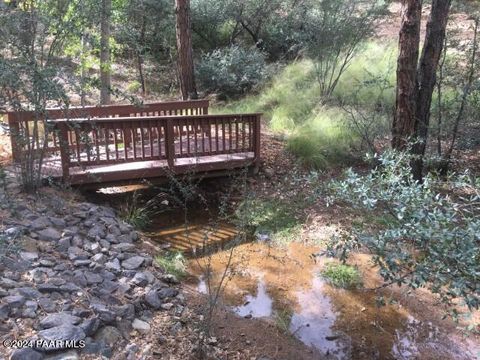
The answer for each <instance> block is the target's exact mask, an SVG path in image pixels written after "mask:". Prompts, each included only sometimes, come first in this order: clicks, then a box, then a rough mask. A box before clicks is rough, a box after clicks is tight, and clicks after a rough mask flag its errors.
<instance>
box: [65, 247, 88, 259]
mask: <svg viewBox="0 0 480 360" xmlns="http://www.w3.org/2000/svg"><path fill="white" fill-rule="evenodd" d="M89 257H90V254H89V253H88V252H86V251H85V250H83V249H80V248H79V247H77V246H71V247H69V248H68V258H69V259H70V260H72V261H75V260H88V258H89Z"/></svg>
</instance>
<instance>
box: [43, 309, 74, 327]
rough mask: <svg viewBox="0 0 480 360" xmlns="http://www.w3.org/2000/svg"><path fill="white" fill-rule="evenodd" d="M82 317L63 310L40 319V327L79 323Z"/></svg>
mask: <svg viewBox="0 0 480 360" xmlns="http://www.w3.org/2000/svg"><path fill="white" fill-rule="evenodd" d="M80 321H81V319H80V318H79V317H77V316H73V315H71V314H68V313H65V312H61V313H57V314H50V315H47V316H46V317H44V318H43V319H42V320H41V321H40V327H41V328H42V329H50V328H52V327H56V326H61V325H77V324H78V323H79V322H80Z"/></svg>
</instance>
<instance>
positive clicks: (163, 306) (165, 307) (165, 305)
mask: <svg viewBox="0 0 480 360" xmlns="http://www.w3.org/2000/svg"><path fill="white" fill-rule="evenodd" d="M160 307H161V309H162V310H170V309H171V308H172V307H173V304H172V303H165V304H162V305H161V306H160Z"/></svg>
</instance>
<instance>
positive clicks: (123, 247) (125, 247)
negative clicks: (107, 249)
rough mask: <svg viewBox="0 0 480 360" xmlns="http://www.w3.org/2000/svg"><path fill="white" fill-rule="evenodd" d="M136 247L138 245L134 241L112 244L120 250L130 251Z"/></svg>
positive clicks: (115, 248) (113, 247) (114, 248)
mask: <svg viewBox="0 0 480 360" xmlns="http://www.w3.org/2000/svg"><path fill="white" fill-rule="evenodd" d="M135 248H136V246H135V245H134V244H132V243H120V244H115V245H113V246H112V249H113V250H116V251H119V252H129V251H132V250H135Z"/></svg>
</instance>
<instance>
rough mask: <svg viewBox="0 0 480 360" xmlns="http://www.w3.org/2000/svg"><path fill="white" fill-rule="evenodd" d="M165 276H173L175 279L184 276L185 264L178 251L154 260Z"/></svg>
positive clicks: (167, 253)
mask: <svg viewBox="0 0 480 360" xmlns="http://www.w3.org/2000/svg"><path fill="white" fill-rule="evenodd" d="M155 261H156V262H157V264H159V265H160V266H161V267H162V268H163V269H164V270H165V272H166V273H167V274H171V275H175V277H176V278H177V279H181V278H182V277H184V276H185V274H186V271H187V263H186V260H185V257H184V256H183V254H182V253H181V252H179V251H170V252H166V253H165V254H162V255H159V256H157V257H156V258H155Z"/></svg>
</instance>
